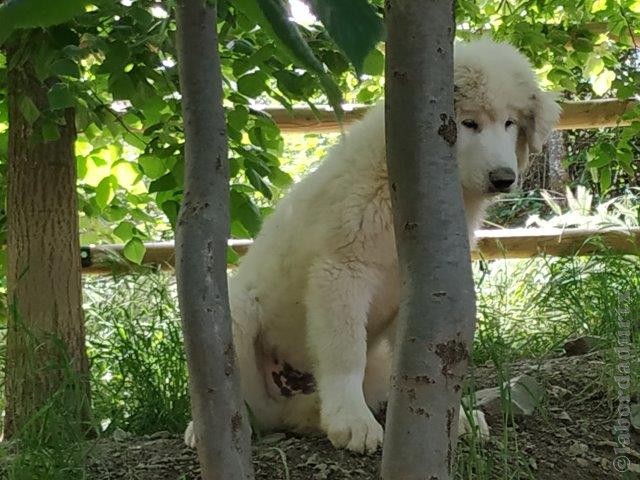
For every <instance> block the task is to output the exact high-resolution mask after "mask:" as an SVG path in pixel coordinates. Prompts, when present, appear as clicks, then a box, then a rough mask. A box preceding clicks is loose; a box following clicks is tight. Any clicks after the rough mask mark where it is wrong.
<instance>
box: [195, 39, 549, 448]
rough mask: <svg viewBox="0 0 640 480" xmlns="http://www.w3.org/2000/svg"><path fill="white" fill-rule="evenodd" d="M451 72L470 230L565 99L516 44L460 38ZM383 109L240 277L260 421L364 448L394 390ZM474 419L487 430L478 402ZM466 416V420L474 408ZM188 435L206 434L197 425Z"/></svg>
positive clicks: (239, 318)
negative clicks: (500, 180) (498, 174)
mask: <svg viewBox="0 0 640 480" xmlns="http://www.w3.org/2000/svg"><path fill="white" fill-rule="evenodd" d="M454 77H455V85H456V94H455V99H456V102H455V103H456V118H457V122H458V139H457V146H456V148H457V158H458V163H459V171H460V175H461V182H462V186H463V194H464V207H465V212H466V218H467V228H468V230H469V235H470V238H471V237H472V236H473V231H474V230H475V228H476V227H478V226H479V224H480V223H481V221H482V219H483V214H484V210H485V207H486V206H487V203H488V202H489V201H490V199H491V198H492V197H494V196H495V191H494V190H495V189H494V188H493V187H492V185H491V182H490V180H489V172H490V171H494V170H495V169H497V168H507V169H511V170H513V171H514V172H517V171H518V170H521V169H522V168H523V166H524V165H525V163H526V161H527V157H528V155H529V151H530V150H533V151H537V150H539V149H540V148H541V147H542V144H543V142H544V141H545V139H546V137H547V135H548V134H549V133H550V131H551V130H552V129H553V127H554V125H555V123H556V121H557V119H558V116H559V111H560V109H559V107H558V105H557V104H556V103H555V101H554V100H553V97H552V96H551V95H550V94H547V93H544V92H542V91H541V90H540V89H539V87H538V85H537V82H536V78H535V75H534V73H533V72H532V69H531V66H530V65H529V62H528V61H527V60H526V59H525V57H524V56H523V55H521V54H520V53H519V52H518V51H517V50H516V49H514V48H513V47H512V46H510V45H507V44H499V43H495V42H493V41H491V40H489V39H483V40H479V41H475V42H472V43H468V44H458V45H456V49H455V74H454ZM469 120H473V121H474V122H476V123H477V125H478V128H469V125H472V126H473V124H471V123H470V122H469ZM383 121H384V112H383V108H382V106H377V107H375V108H373V109H372V111H371V112H370V113H368V114H367V116H366V117H365V118H364V119H363V120H362V122H360V123H359V124H358V125H355V126H354V127H353V129H352V130H351V131H350V133H349V134H348V135H347V136H346V137H345V138H343V139H342V141H341V142H340V144H339V145H337V146H336V147H335V148H333V149H332V151H331V152H330V154H329V155H328V157H327V158H326V160H325V161H324V162H323V163H322V165H321V166H320V167H319V168H318V170H317V171H316V172H314V173H313V174H311V175H309V176H308V177H307V178H305V179H304V180H302V181H301V182H300V183H299V184H298V185H296V186H295V187H294V188H293V189H292V190H291V192H290V193H289V194H288V196H286V198H284V199H283V200H282V201H281V202H280V203H279V204H278V205H277V207H276V209H275V211H274V212H273V214H272V215H270V216H269V217H268V218H267V219H266V220H265V222H264V226H263V229H262V232H261V233H260V235H258V238H257V239H256V241H255V243H254V244H253V246H252V247H251V248H250V250H249V252H248V253H247V255H246V256H245V257H244V258H243V259H242V262H241V264H240V267H239V268H238V271H237V272H236V274H235V275H234V276H232V278H231V279H230V303H231V312H232V317H233V335H234V342H235V348H236V354H237V358H238V365H239V369H240V377H241V385H242V392H243V395H244V398H245V400H246V402H247V403H248V405H249V407H250V409H251V412H252V413H253V415H254V416H255V418H256V419H257V421H258V423H259V425H260V427H261V428H265V429H278V428H286V429H295V430H303V431H314V430H315V431H318V430H322V431H324V432H325V433H326V435H327V436H328V437H329V439H330V440H331V442H332V443H333V444H334V445H336V446H337V447H346V448H348V449H350V450H354V451H358V452H365V451H366V452H370V451H373V450H375V449H376V448H378V446H379V445H380V444H381V442H382V436H383V432H382V427H381V426H380V424H379V423H378V421H377V420H376V419H375V418H374V415H373V413H372V409H376V408H378V406H379V405H380V404H381V403H382V402H384V401H385V400H386V393H387V386H388V382H389V369H390V359H389V356H390V350H391V345H392V344H393V342H392V341H390V340H391V339H392V338H393V336H394V320H395V317H396V313H397V311H398V303H399V300H400V299H399V277H398V275H399V274H398V266H397V258H396V254H395V243H394V233H393V222H392V218H391V208H390V201H389V191H388V188H387V172H386V164H385V144H384V124H383ZM508 121H509V122H514V124H513V125H510V124H509V123H507V122H508ZM465 125H467V126H465ZM425 161H428V159H425ZM285 363H286V364H287V365H288V366H290V367H285ZM283 368H285V369H286V368H289V372H291V371H292V370H296V371H298V372H306V373H310V374H312V375H313V377H314V379H315V391H314V392H313V393H299V394H296V395H291V396H284V395H283V394H282V392H285V393H287V392H286V389H287V388H288V387H287V386H286V385H285V387H284V390H282V386H281V385H277V384H276V383H277V382H275V383H274V378H276V377H278V375H280V374H281V373H282V372H283ZM274 375H275V377H274ZM284 376H285V377H287V378H288V379H289V380H290V382H291V384H293V386H294V387H295V388H304V385H306V387H307V388H311V387H312V385H311V380H310V376H309V375H306V376H305V375H303V374H302V373H294V374H291V373H288V374H286V375H284ZM291 378H293V380H291ZM284 382H285V383H286V382H287V380H286V379H285V380H284ZM281 383H282V382H281ZM301 384H302V385H303V387H300V385H301ZM290 386H291V385H289V387H290ZM476 421H477V422H478V423H479V424H480V430H481V431H482V433H484V434H487V430H486V429H487V427H486V424H485V423H484V419H483V417H482V416H481V414H478V415H477V416H476ZM460 425H461V429H462V430H465V429H467V428H468V423H467V422H466V418H464V415H463V416H462V417H461V422H460ZM185 440H186V441H187V443H188V444H190V445H194V444H195V442H196V439H195V436H194V432H193V428H192V427H191V426H190V427H189V428H188V430H187V432H185Z"/></svg>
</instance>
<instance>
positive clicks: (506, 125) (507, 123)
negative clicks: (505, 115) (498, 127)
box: [504, 119, 516, 128]
mask: <svg viewBox="0 0 640 480" xmlns="http://www.w3.org/2000/svg"><path fill="white" fill-rule="evenodd" d="M515 123H516V122H514V121H513V120H511V119H509V120H507V121H506V122H504V128H509V127H510V126H511V125H515Z"/></svg>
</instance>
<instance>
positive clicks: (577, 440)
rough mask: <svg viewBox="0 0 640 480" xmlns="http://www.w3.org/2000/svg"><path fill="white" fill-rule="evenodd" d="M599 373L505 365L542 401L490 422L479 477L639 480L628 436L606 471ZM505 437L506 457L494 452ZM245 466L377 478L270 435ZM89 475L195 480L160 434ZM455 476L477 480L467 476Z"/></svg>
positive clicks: (310, 476)
mask: <svg viewBox="0 0 640 480" xmlns="http://www.w3.org/2000/svg"><path fill="white" fill-rule="evenodd" d="M603 366H604V360H602V357H601V356H600V355H599V354H590V355H585V356H576V357H563V358H557V359H551V360H548V361H546V362H544V363H541V364H531V363H527V362H521V363H518V364H516V365H513V367H512V372H510V374H511V375H510V376H514V375H518V374H522V373H525V374H528V375H530V376H533V377H534V378H536V379H537V380H538V381H539V382H540V384H541V385H543V386H544V388H545V390H546V399H545V402H544V405H541V406H540V408H539V409H538V411H537V412H536V413H534V414H533V415H532V416H529V417H522V418H520V419H516V426H515V428H509V429H507V431H506V432H505V431H504V430H503V428H502V427H501V425H500V423H501V422H500V421H499V420H496V419H492V422H490V424H492V438H491V439H490V440H489V441H488V442H487V443H486V444H485V445H483V446H482V447H481V449H480V452H479V453H476V458H477V455H479V456H480V457H481V458H482V462H483V465H484V467H483V470H484V471H485V472H491V473H490V476H489V478H512V479H518V478H535V479H540V480H560V479H562V480H565V479H572V480H595V479H598V480H599V479H602V480H605V479H614V478H631V479H633V478H640V473H638V472H640V470H638V468H637V464H639V463H640V452H639V451H638V450H639V447H640V435H639V434H638V432H635V431H633V429H632V434H631V442H632V443H631V449H630V451H629V452H628V453H626V454H625V457H626V458H628V459H629V461H630V462H631V464H632V465H631V471H629V472H628V473H627V474H626V475H625V476H624V477H622V476H621V474H620V473H619V472H617V471H616V469H615V468H614V465H613V464H612V461H614V458H615V457H616V455H615V452H614V447H615V446H616V444H615V443H614V438H613V435H612V428H613V426H614V424H615V412H616V408H617V405H615V404H612V403H611V402H610V401H609V400H607V396H606V395H605V392H604V390H603V388H602V387H598V386H599V385H603V370H604V369H603ZM475 376H476V384H477V385H478V387H479V388H485V387H493V386H496V385H497V384H498V379H497V375H496V372H495V371H494V370H493V369H492V368H490V367H488V366H487V367H477V368H476V371H475ZM635 401H636V402H637V401H638V399H635ZM505 434H506V435H508V436H509V437H510V441H509V442H508V443H509V445H510V447H509V449H507V450H505V449H504V448H502V447H501V445H503V444H504V443H503V438H504V437H503V435H505ZM515 445H517V447H516V446H515ZM471 449H472V447H470V445H469V444H468V443H465V441H462V442H461V443H460V446H459V450H460V455H461V456H467V457H468V456H469V455H470V454H469V451H470V450H471ZM253 461H254V465H255V470H256V477H257V478H258V479H269V480H280V479H283V480H284V479H290V480H321V479H328V480H333V479H335V480H338V479H363V480H364V479H375V478H377V472H378V465H379V462H380V455H379V454H378V455H374V456H370V457H364V456H360V455H355V454H351V453H348V452H345V451H337V450H335V449H334V448H332V447H331V445H330V444H329V443H328V442H327V441H326V440H324V439H321V438H308V437H307V438H304V437H296V436H292V435H284V434H272V435H270V436H267V437H265V438H263V439H262V441H260V442H258V443H257V444H256V445H255V446H254V455H253ZM618 462H620V460H618ZM633 464H635V466H634V465H633ZM634 470H635V471H634ZM89 472H90V477H89V478H91V479H95V480H98V479H100V480H107V479H127V480H128V479H131V480H133V479H136V480H165V479H166V480H169V479H171V480H176V479H184V480H187V479H197V478H198V466H197V462H196V456H195V454H194V452H193V451H192V450H190V449H188V448H186V447H184V446H183V444H182V441H181V439H180V438H179V437H178V436H175V435H170V434H166V433H162V432H160V433H158V434H155V435H151V436H147V437H143V438H126V439H124V440H120V441H118V440H114V439H109V440H100V441H99V442H98V443H96V445H95V447H94V449H93V451H92V453H91V455H90V461H89ZM460 475H461V478H477V477H476V475H477V474H476V473H469V471H468V470H467V471H466V472H464V473H461V474H460ZM478 476H480V477H482V478H487V477H486V476H484V475H478Z"/></svg>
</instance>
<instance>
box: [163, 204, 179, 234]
mask: <svg viewBox="0 0 640 480" xmlns="http://www.w3.org/2000/svg"><path fill="white" fill-rule="evenodd" d="M160 208H161V209H162V211H163V212H164V214H165V215H166V216H167V218H168V219H169V223H170V224H171V227H172V228H174V229H175V228H176V223H177V221H178V212H179V211H180V204H179V203H178V202H176V201H175V200H167V201H166V202H162V205H160Z"/></svg>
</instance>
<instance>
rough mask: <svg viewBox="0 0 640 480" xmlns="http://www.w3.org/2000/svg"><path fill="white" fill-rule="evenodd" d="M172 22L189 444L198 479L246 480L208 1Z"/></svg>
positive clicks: (183, 5) (223, 155)
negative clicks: (181, 143) (181, 173)
mask: <svg viewBox="0 0 640 480" xmlns="http://www.w3.org/2000/svg"><path fill="white" fill-rule="evenodd" d="M176 19H177V26H178V29H177V42H178V66H179V74H180V90H181V92H182V113H183V117H184V129H185V137H186V144H185V181H184V185H185V192H184V200H183V203H182V207H181V209H180V217H179V220H178V227H177V232H176V265H177V271H176V273H177V279H178V297H179V301H180V310H181V314H182V325H183V330H184V339H185V346H186V351H187V361H188V365H189V384H190V391H191V406H192V412H193V420H194V429H195V435H196V445H197V449H198V457H199V459H200V464H201V466H202V475H203V478H204V479H205V480H214V479H215V480H236V479H248V478H249V479H250V478H253V468H252V465H251V457H250V455H251V450H250V448H251V447H250V433H249V425H248V422H247V419H246V415H245V411H244V403H243V402H242V400H241V395H240V387H239V379H238V373H237V369H236V366H235V352H234V347H233V341H232V336H231V315H230V313H229V299H228V291H227V274H226V268H227V261H226V260H227V259H226V255H227V238H228V236H229V178H228V176H229V173H228V164H227V137H226V124H225V118H224V110H223V108H222V77H221V72H220V58H219V56H218V48H217V45H218V38H217V32H216V8H215V2H211V1H207V0H179V1H178V4H177V7H176Z"/></svg>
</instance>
